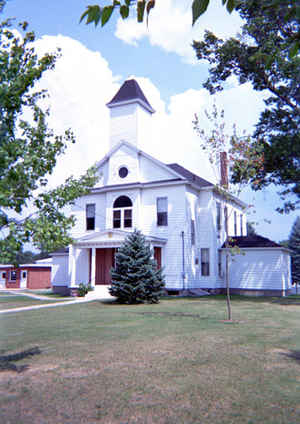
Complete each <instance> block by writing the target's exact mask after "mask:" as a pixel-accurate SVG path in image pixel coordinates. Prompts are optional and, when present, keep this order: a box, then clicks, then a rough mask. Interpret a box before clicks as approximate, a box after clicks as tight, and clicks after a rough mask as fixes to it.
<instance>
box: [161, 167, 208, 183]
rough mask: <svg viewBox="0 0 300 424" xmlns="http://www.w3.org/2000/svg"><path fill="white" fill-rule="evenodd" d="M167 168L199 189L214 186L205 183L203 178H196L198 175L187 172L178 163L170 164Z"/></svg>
mask: <svg viewBox="0 0 300 424" xmlns="http://www.w3.org/2000/svg"><path fill="white" fill-rule="evenodd" d="M167 166H168V167H169V168H171V169H172V170H173V171H175V172H177V174H180V175H181V176H182V177H184V178H185V179H187V180H188V181H189V182H191V183H193V184H196V185H197V186H198V187H199V188H203V187H213V186H214V185H213V184H212V183H210V182H209V181H206V180H205V179H204V178H201V177H198V175H196V174H194V173H193V172H190V171H188V170H187V169H186V168H184V167H183V166H180V165H178V163H170V164H169V165H167Z"/></svg>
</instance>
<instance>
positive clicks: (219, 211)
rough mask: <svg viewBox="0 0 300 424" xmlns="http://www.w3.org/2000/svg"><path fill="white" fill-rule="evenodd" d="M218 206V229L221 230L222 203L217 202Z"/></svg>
mask: <svg viewBox="0 0 300 424" xmlns="http://www.w3.org/2000/svg"><path fill="white" fill-rule="evenodd" d="M216 208H217V231H218V232H220V231H221V203H220V202H216Z"/></svg>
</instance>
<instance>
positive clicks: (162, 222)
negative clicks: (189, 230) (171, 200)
mask: <svg viewBox="0 0 300 424" xmlns="http://www.w3.org/2000/svg"><path fill="white" fill-rule="evenodd" d="M162 200H164V201H166V205H165V206H166V207H165V208H163V209H164V210H160V209H161V206H159V202H160V201H162ZM159 214H163V215H159ZM159 216H161V217H164V218H163V219H162V220H160V218H159ZM156 225H157V226H158V227H167V226H168V197H167V196H161V197H157V198H156Z"/></svg>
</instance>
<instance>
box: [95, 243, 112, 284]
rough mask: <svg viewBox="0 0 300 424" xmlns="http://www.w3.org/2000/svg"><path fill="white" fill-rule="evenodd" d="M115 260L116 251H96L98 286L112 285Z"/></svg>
mask: <svg viewBox="0 0 300 424" xmlns="http://www.w3.org/2000/svg"><path fill="white" fill-rule="evenodd" d="M114 260H115V249H111V248H110V249H96V281H95V283H96V284H106V285H107V284H111V277H110V269H111V267H112V266H113V265H114Z"/></svg>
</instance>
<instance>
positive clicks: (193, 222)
mask: <svg viewBox="0 0 300 424" xmlns="http://www.w3.org/2000/svg"><path fill="white" fill-rule="evenodd" d="M191 244H192V246H194V245H195V221H194V220H193V219H191Z"/></svg>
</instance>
